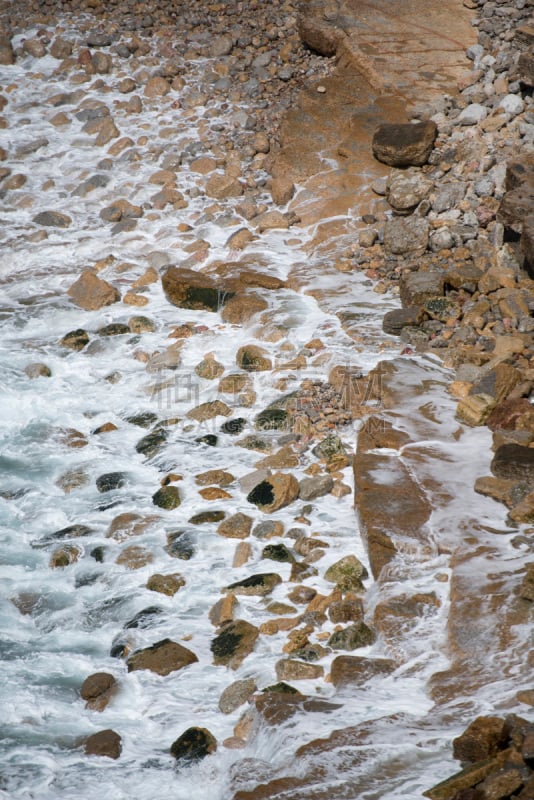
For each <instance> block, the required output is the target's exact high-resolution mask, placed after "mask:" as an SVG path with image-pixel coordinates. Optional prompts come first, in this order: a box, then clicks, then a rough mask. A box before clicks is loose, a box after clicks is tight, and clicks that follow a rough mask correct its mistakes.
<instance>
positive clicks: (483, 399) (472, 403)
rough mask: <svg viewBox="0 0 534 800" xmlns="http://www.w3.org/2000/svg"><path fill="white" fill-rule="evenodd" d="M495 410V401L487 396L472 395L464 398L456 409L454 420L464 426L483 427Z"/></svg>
mask: <svg viewBox="0 0 534 800" xmlns="http://www.w3.org/2000/svg"><path fill="white" fill-rule="evenodd" d="M494 408H495V399H494V398H493V397H491V396H490V395H487V394H472V395H469V396H468V397H464V398H463V399H462V400H460V402H459V403H458V406H457V408H456V418H457V419H459V420H461V421H462V422H464V423H465V424H466V425H471V426H472V427H476V426H478V425H485V423H486V420H487V419H488V417H489V415H490V414H491V412H492V411H493V409H494Z"/></svg>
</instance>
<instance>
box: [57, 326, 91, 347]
mask: <svg viewBox="0 0 534 800" xmlns="http://www.w3.org/2000/svg"><path fill="white" fill-rule="evenodd" d="M59 343H60V345H61V346H62V347H68V348H69V350H83V348H84V347H85V346H86V345H87V344H89V334H88V333H87V331H84V330H83V328H78V329H77V330H75V331H69V333H66V334H65V336H64V337H63V338H62V339H61V340H60V342H59Z"/></svg>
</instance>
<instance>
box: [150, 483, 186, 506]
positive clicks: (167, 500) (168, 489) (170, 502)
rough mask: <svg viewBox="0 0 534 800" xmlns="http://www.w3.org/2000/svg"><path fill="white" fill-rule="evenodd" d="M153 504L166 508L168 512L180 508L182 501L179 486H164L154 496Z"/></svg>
mask: <svg viewBox="0 0 534 800" xmlns="http://www.w3.org/2000/svg"><path fill="white" fill-rule="evenodd" d="M152 502H153V503H154V505H155V506H159V508H164V509H166V510H167V511H172V510H173V509H174V508H178V506H179V505H180V504H181V502H182V499H181V497H180V492H179V490H178V487H177V486H162V487H161V489H158V491H157V492H156V493H155V494H154V495H152Z"/></svg>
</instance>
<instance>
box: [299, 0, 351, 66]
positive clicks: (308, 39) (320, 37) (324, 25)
mask: <svg viewBox="0 0 534 800" xmlns="http://www.w3.org/2000/svg"><path fill="white" fill-rule="evenodd" d="M297 30H298V34H299V36H300V38H301V40H302V41H303V42H304V44H306V45H307V46H308V47H309V48H310V49H311V50H314V51H315V52H316V53H319V55H321V56H327V57H330V56H334V55H335V54H336V51H337V48H338V47H339V45H340V43H341V41H342V40H343V39H344V38H345V34H344V33H343V31H342V30H341V28H338V27H336V26H335V25H331V24H330V23H329V22H327V21H326V20H325V19H324V18H323V17H320V16H315V15H314V14H313V13H310V12H309V11H308V10H303V11H302V12H301V13H300V14H299V16H298V19H297Z"/></svg>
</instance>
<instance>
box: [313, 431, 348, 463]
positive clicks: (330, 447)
mask: <svg viewBox="0 0 534 800" xmlns="http://www.w3.org/2000/svg"><path fill="white" fill-rule="evenodd" d="M312 453H313V455H314V456H317V458H320V459H324V460H325V461H326V462H329V461H331V460H332V459H334V458H336V457H337V456H344V455H345V446H344V444H343V442H342V441H341V439H340V438H339V436H337V435H336V434H335V433H331V434H329V435H328V436H327V437H326V438H325V439H323V440H322V441H321V442H319V444H316V445H315V447H313V449H312Z"/></svg>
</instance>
